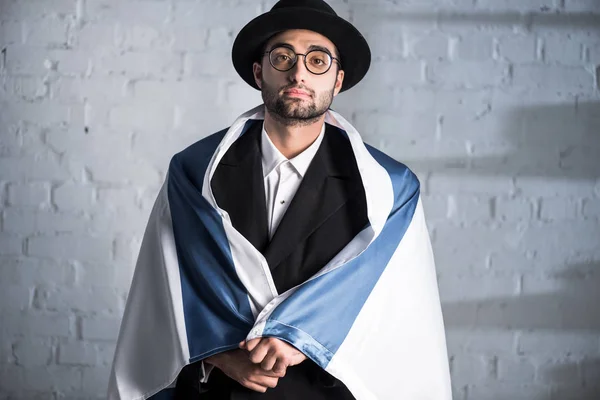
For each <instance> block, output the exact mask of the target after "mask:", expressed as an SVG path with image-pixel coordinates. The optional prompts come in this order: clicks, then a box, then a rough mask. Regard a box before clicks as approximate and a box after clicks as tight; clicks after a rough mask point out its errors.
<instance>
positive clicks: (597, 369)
mask: <svg viewBox="0 0 600 400" xmlns="http://www.w3.org/2000/svg"><path fill="white" fill-rule="evenodd" d="M579 365H580V368H581V374H582V378H583V382H584V384H585V385H586V386H588V387H589V386H593V385H594V384H597V383H598V381H600V362H598V360H597V359H584V360H582V361H581V363H580V364H579Z"/></svg>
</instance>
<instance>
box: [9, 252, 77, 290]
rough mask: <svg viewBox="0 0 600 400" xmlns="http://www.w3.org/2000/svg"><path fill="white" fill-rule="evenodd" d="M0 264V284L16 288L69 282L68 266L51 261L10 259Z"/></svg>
mask: <svg viewBox="0 0 600 400" xmlns="http://www.w3.org/2000/svg"><path fill="white" fill-rule="evenodd" d="M3 256H4V258H3V259H2V261H1V262H0V282H3V283H5V284H7V285H16V286H26V287H29V286H36V285H43V284H47V283H48V282H54V283H55V284H57V285H63V284H67V283H68V282H69V281H70V276H69V266H68V265H65V264H62V263H57V262H56V261H53V260H39V259H22V258H19V259H11V258H8V257H6V254H5V253H3Z"/></svg>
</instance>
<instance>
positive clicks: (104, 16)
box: [84, 0, 171, 26]
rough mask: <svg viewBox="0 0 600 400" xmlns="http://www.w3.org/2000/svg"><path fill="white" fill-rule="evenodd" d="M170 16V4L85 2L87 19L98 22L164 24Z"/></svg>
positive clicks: (100, 0) (105, 0)
mask: <svg viewBox="0 0 600 400" xmlns="http://www.w3.org/2000/svg"><path fill="white" fill-rule="evenodd" d="M170 16H171V12H170V10H169V4H167V3H162V2H147V1H139V0H135V1H127V2H117V3H115V2H112V1H107V0H98V1H90V2H86V3H85V10H84V17H85V19H86V20H89V21H92V22H94V23H98V24H106V23H111V22H120V23H124V24H129V25H133V24H145V25H151V26H162V25H163V24H164V23H165V22H166V21H167V20H168V18H170Z"/></svg>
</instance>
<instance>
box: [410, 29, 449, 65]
mask: <svg viewBox="0 0 600 400" xmlns="http://www.w3.org/2000/svg"><path fill="white" fill-rule="evenodd" d="M405 43H406V49H407V53H408V55H409V56H411V57H415V58H418V59H424V60H446V59H448V51H449V50H448V48H449V47H448V46H449V42H448V36H447V35H445V34H442V33H430V34H427V35H419V34H417V33H416V32H415V33H414V34H412V35H411V34H408V35H407V36H406V38H405Z"/></svg>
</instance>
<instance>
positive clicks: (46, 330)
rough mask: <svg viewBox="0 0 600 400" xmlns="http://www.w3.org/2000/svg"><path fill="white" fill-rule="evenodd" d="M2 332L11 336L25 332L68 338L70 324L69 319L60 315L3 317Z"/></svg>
mask: <svg viewBox="0 0 600 400" xmlns="http://www.w3.org/2000/svg"><path fill="white" fill-rule="evenodd" d="M1 320H2V324H1V325H0V326H2V328H1V329H2V330H3V331H6V332H7V333H8V334H11V335H20V334H22V333H23V332H27V334H28V335H32V336H45V337H49V336H70V335H71V322H70V320H69V317H67V316H65V315H60V314H54V315H44V314H33V313H29V314H27V315H10V316H9V315H3V316H2V318H1Z"/></svg>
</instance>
